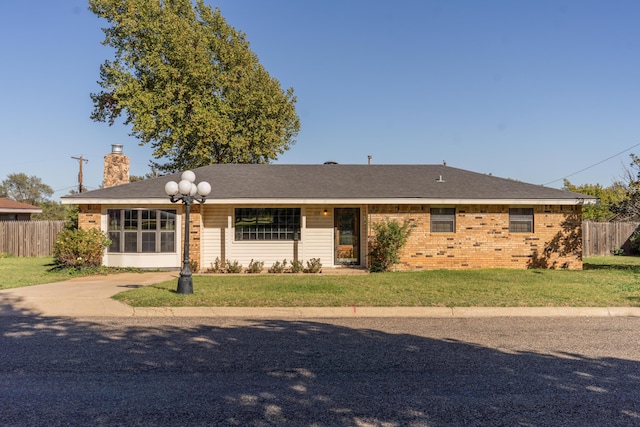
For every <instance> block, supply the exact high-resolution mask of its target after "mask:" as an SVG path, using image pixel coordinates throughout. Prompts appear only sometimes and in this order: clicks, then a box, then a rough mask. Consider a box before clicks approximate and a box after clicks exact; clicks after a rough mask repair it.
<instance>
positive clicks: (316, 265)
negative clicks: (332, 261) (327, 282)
mask: <svg viewBox="0 0 640 427" xmlns="http://www.w3.org/2000/svg"><path fill="white" fill-rule="evenodd" d="M321 271H322V263H321V262H320V258H311V259H310V260H309V261H307V268H305V270H304V272H305V273H319V272H321Z"/></svg>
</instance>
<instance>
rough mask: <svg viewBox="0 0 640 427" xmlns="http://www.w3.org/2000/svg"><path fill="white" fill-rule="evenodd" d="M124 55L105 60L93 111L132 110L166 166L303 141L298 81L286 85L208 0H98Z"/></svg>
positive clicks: (240, 157) (266, 156)
mask: <svg viewBox="0 0 640 427" xmlns="http://www.w3.org/2000/svg"><path fill="white" fill-rule="evenodd" d="M89 5H90V10H91V11H92V12H93V13H95V14H96V15H97V16H99V17H101V18H104V19H106V20H107V22H108V23H109V27H107V28H105V29H103V31H104V33H105V35H106V38H105V40H104V42H103V44H104V45H107V46H111V47H113V48H114V49H115V59H114V60H113V61H106V62H105V63H104V64H103V65H102V66H101V67H100V81H99V82H98V83H99V84H100V86H101V87H102V89H103V90H102V91H101V92H99V93H94V94H92V95H91V98H92V100H93V104H94V110H93V113H92V115H91V117H92V119H93V120H96V121H102V122H108V123H109V124H110V125H112V124H113V123H114V122H115V120H116V119H117V118H118V117H120V116H124V123H125V125H129V124H130V125H131V126H132V135H133V136H135V137H136V138H138V139H139V140H140V141H141V142H140V144H141V145H144V144H147V143H150V144H151V146H152V148H153V157H154V158H155V159H156V160H162V161H163V162H164V163H157V162H152V163H151V164H152V166H153V167H155V168H157V169H158V171H160V172H163V173H173V172H177V171H180V170H184V169H188V168H195V167H199V166H205V165H209V164H211V163H269V162H270V161H272V160H275V159H277V157H278V155H279V154H282V153H284V151H286V150H288V149H289V148H290V147H291V145H293V144H295V140H294V138H295V136H296V135H297V134H298V132H299V128H300V120H299V118H298V116H297V114H296V111H295V103H296V98H295V97H294V95H293V89H291V88H289V89H287V90H286V91H283V90H282V89H281V87H280V83H279V82H278V80H276V79H274V78H272V77H271V76H270V75H269V73H268V72H267V71H266V70H265V69H264V68H263V66H262V65H261V64H260V63H259V61H258V57H257V56H256V54H255V53H254V52H253V51H251V50H250V48H249V42H248V41H247V40H246V36H245V34H244V33H242V32H240V31H237V30H235V29H234V28H233V27H232V26H230V25H229V24H228V23H227V22H226V20H225V19H224V18H223V17H222V15H221V13H220V10H219V9H217V8H216V9H215V10H213V9H212V8H211V7H209V6H207V5H205V4H204V1H203V0H195V1H192V0H172V1H161V0H90V1H89Z"/></svg>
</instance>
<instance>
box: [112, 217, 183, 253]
mask: <svg viewBox="0 0 640 427" xmlns="http://www.w3.org/2000/svg"><path fill="white" fill-rule="evenodd" d="M107 216H108V218H109V226H108V234H109V240H111V244H110V245H109V248H108V252H111V253H156V252H162V253H167V252H175V251H176V211H175V210H163V209H109V210H108V211H107Z"/></svg>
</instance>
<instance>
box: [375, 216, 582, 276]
mask: <svg viewBox="0 0 640 427" xmlns="http://www.w3.org/2000/svg"><path fill="white" fill-rule="evenodd" d="M533 212H534V232H533V233H513V232H510V231H509V206H496V205H487V206H476V205H461V206H457V207H456V211H455V232H454V233H431V231H430V221H431V218H430V206H429V205H416V206H402V205H400V206H398V205H384V206H371V207H370V208H369V213H368V221H370V222H372V223H373V222H378V221H384V220H385V219H392V220H396V221H398V222H400V223H402V222H403V221H405V220H406V221H409V222H411V223H412V224H413V229H412V232H411V235H410V237H409V240H408V242H407V244H406V246H405V247H403V248H402V250H401V253H400V256H401V262H400V264H398V265H397V266H396V269H397V270H421V269H424V270H428V269H472V268H519V269H525V268H568V269H582V241H581V236H582V232H581V217H582V214H581V206H555V205H554V206H534V207H533ZM369 230H371V228H370V227H369ZM369 234H371V231H370V233H369ZM371 237H372V236H370V239H371Z"/></svg>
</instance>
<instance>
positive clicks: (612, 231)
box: [582, 221, 640, 257]
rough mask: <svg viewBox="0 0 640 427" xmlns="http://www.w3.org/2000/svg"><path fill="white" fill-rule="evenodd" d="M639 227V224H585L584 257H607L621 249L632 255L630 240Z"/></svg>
mask: <svg viewBox="0 0 640 427" xmlns="http://www.w3.org/2000/svg"><path fill="white" fill-rule="evenodd" d="M639 226H640V223H639V222H592V221H585V222H583V223H582V255H583V256H585V257H589V256H607V255H611V254H612V253H613V251H615V250H617V249H620V248H622V249H623V250H624V252H625V254H627V255H628V254H631V243H630V241H629V239H630V238H631V236H632V235H633V233H634V232H635V231H636V230H637V229H638V227H639Z"/></svg>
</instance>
